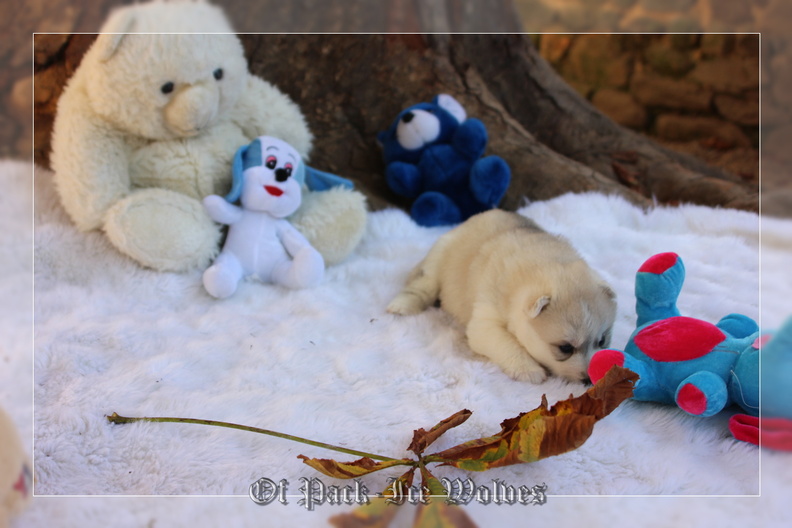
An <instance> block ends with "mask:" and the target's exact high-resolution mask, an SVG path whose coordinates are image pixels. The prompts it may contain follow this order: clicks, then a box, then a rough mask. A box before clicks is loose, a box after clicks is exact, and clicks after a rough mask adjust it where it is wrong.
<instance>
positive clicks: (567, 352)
mask: <svg viewBox="0 0 792 528" xmlns="http://www.w3.org/2000/svg"><path fill="white" fill-rule="evenodd" d="M557 348H558V351H557V352H556V353H555V356H556V359H558V361H565V360H567V359H569V358H570V357H572V354H574V353H575V347H574V345H570V344H569V343H562V344H560V345H558V346H557Z"/></svg>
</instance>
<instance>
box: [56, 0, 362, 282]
mask: <svg viewBox="0 0 792 528" xmlns="http://www.w3.org/2000/svg"><path fill="white" fill-rule="evenodd" d="M163 32H168V33H163ZM262 135H270V136H275V137H278V138H280V139H282V140H284V141H286V142H288V143H290V144H291V145H293V146H294V147H295V149H297V151H298V152H299V153H300V154H301V155H302V156H303V157H307V156H308V153H309V151H310V149H311V143H312V136H311V133H310V132H309V130H308V127H307V125H306V122H305V118H304V117H303V115H302V114H301V112H300V110H299V108H298V107H297V105H296V104H294V102H292V101H291V100H290V99H289V98H288V97H287V96H286V95H285V94H283V93H282V92H280V91H279V90H278V89H277V88H275V87H274V86H273V85H272V84H270V83H268V82H266V81H264V80H262V79H260V78H258V77H255V76H253V75H251V74H250V73H249V72H248V69H247V62H246V60H245V57H244V52H243V48H242V44H241V42H240V41H239V39H238V38H237V37H236V36H235V35H234V34H233V33H232V29H231V27H230V25H229V23H228V21H227V20H226V18H225V16H224V14H223V13H222V11H221V10H220V9H219V8H218V7H216V6H213V5H210V4H208V3H204V2H202V1H189V0H187V1H185V0H181V1H171V2H163V1H155V2H150V3H147V4H135V5H131V6H127V7H122V8H119V9H117V10H115V11H114V12H113V13H112V14H111V15H110V17H109V18H108V20H107V22H106V23H105V25H104V26H103V28H102V30H101V34H100V35H99V36H98V37H97V40H96V41H95V43H94V44H93V45H92V46H91V48H90V49H89V50H88V52H87V53H86V55H85V57H84V58H83V60H82V62H81V64H80V66H79V68H78V69H77V71H76V72H75V73H74V75H73V77H72V78H71V79H70V81H69V83H68V84H67V86H66V88H65V89H64V92H63V95H62V96H61V99H60V101H59V104H58V111H57V116H56V120H55V124H54V130H53V139H52V156H51V161H52V167H53V169H54V173H55V185H56V189H57V191H58V193H59V195H60V198H61V202H62V204H63V206H64V208H65V209H66V211H67V212H68V214H69V215H70V217H71V218H72V220H73V221H74V223H75V224H76V225H77V227H78V228H79V229H81V230H83V231H90V230H96V229H101V230H103V231H104V232H105V233H106V235H107V237H108V239H109V240H110V241H111V243H112V244H113V245H114V246H115V247H116V248H117V249H118V250H119V251H121V252H122V253H124V254H126V255H128V256H129V257H131V258H133V259H134V260H136V261H138V262H139V263H141V264H143V265H145V266H148V267H151V268H154V269H157V270H168V271H185V270H189V269H193V268H196V267H206V266H207V265H208V264H209V262H210V261H211V259H212V258H213V257H214V256H215V255H216V254H217V252H218V250H219V242H220V237H221V231H220V228H219V226H218V225H217V224H215V223H214V222H212V220H211V219H210V218H209V216H208V215H207V214H206V212H205V211H204V209H203V207H202V205H201V199H202V198H203V197H205V196H207V195H210V194H221V195H222V194H225V193H226V192H227V191H228V189H229V188H230V183H231V161H232V159H233V156H234V152H235V151H236V149H237V148H238V147H240V146H242V145H245V144H248V143H249V142H250V141H251V140H253V139H254V138H256V137H258V136H262ZM365 221H366V208H365V203H364V198H363V196H362V195H361V194H360V193H358V192H354V191H349V190H342V189H333V190H331V191H324V192H316V193H307V194H306V196H305V199H304V201H303V205H302V206H301V208H300V210H299V211H298V212H297V214H296V215H295V216H294V217H293V218H292V222H293V223H294V225H295V226H296V227H297V228H298V229H299V230H300V231H302V232H303V234H304V235H305V236H306V238H308V240H309V241H310V242H311V244H312V245H313V246H314V247H315V248H316V249H317V250H318V251H319V252H320V253H322V256H323V257H324V259H325V261H326V262H327V263H328V264H333V263H336V262H339V261H340V260H342V259H344V258H345V257H346V256H347V255H348V254H349V253H350V252H351V251H352V250H353V249H354V247H355V246H356V245H357V243H358V242H359V241H360V238H361V237H362V234H363V230H364V228H365Z"/></svg>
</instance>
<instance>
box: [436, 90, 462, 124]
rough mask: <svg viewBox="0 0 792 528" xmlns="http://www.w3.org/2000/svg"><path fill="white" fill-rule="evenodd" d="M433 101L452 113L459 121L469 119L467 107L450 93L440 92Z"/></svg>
mask: <svg viewBox="0 0 792 528" xmlns="http://www.w3.org/2000/svg"><path fill="white" fill-rule="evenodd" d="M432 102H433V103H434V104H436V105H437V106H439V107H440V108H442V109H443V110H445V111H446V112H448V113H449V114H451V115H452V116H453V117H454V119H456V120H457V122H459V123H462V122H464V121H465V119H467V112H465V109H464V108H463V107H462V105H461V104H459V101H457V100H456V99H454V98H453V97H452V96H450V95H448V94H440V95H438V96H436V97H435V98H434V99H433V100H432Z"/></svg>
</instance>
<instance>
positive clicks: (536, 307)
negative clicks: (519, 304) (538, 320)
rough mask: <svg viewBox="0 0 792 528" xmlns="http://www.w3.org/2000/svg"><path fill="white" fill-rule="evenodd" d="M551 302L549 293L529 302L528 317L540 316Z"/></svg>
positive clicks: (527, 307)
mask: <svg viewBox="0 0 792 528" xmlns="http://www.w3.org/2000/svg"><path fill="white" fill-rule="evenodd" d="M548 304H550V296H549V295H542V296H541V297H539V298H538V299H536V300H535V301H534V302H529V303H528V305H527V306H526V308H525V309H526V312H527V313H528V317H530V318H531V319H533V318H535V317H538V316H539V314H540V313H542V312H543V311H544V309H545V308H547V305H548Z"/></svg>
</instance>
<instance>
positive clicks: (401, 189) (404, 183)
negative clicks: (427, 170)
mask: <svg viewBox="0 0 792 528" xmlns="http://www.w3.org/2000/svg"><path fill="white" fill-rule="evenodd" d="M385 178H386V180H387V182H388V185H389V186H390V188H391V189H393V191H394V192H395V193H397V194H399V195H401V196H404V197H405V198H410V199H412V198H415V197H416V196H418V194H419V193H420V192H421V173H420V171H419V170H418V167H416V166H415V165H411V164H409V163H403V162H401V161H394V162H393V163H389V164H388V167H387V168H386V169H385Z"/></svg>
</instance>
